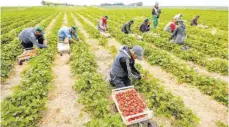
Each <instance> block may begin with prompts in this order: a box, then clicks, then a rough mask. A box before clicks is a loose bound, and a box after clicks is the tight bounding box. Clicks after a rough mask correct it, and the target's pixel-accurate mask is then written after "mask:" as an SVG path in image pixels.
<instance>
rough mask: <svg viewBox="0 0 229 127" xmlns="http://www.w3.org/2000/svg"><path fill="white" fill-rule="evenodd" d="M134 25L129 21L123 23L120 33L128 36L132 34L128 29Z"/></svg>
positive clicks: (132, 21)
mask: <svg viewBox="0 0 229 127" xmlns="http://www.w3.org/2000/svg"><path fill="white" fill-rule="evenodd" d="M132 24H134V20H130V21H129V22H127V23H125V24H124V25H123V26H122V29H121V31H122V32H123V33H125V34H130V33H132V31H131V29H130V27H131V25H132Z"/></svg>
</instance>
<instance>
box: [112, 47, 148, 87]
mask: <svg viewBox="0 0 229 127" xmlns="http://www.w3.org/2000/svg"><path fill="white" fill-rule="evenodd" d="M143 52H144V51H143V48H142V47H141V46H138V45H136V46H134V47H133V48H128V47H127V46H124V47H123V48H122V49H121V50H120V52H119V54H118V55H117V56H116V58H115V60H114V63H113V65H112V70H111V72H110V77H111V79H110V83H111V84H112V85H114V86H115V87H116V88H121V87H126V86H130V85H131V80H130V77H133V78H134V79H139V80H140V79H141V75H140V72H139V71H138V70H137V69H136V68H135V66H134V64H135V59H138V60H142V57H143Z"/></svg>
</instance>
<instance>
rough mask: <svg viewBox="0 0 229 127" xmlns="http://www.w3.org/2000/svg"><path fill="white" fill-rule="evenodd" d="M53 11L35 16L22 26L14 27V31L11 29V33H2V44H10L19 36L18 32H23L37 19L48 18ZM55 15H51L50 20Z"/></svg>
mask: <svg viewBox="0 0 229 127" xmlns="http://www.w3.org/2000/svg"><path fill="white" fill-rule="evenodd" d="M50 14H51V13H49V14H45V15H44V14H43V15H42V16H40V17H38V18H34V19H33V20H32V19H31V20H30V22H29V23H26V24H23V25H21V26H18V27H17V28H15V29H13V30H12V31H10V32H9V33H6V34H3V35H1V41H2V44H9V43H10V42H11V41H13V39H14V38H15V37H17V36H18V34H19V33H20V32H21V30H23V29H24V28H26V27H31V24H32V23H33V22H36V21H37V20H41V19H44V18H46V17H47V16H49V15H50ZM54 16H55V14H53V15H51V16H49V20H50V19H52V18H53V17H54Z"/></svg>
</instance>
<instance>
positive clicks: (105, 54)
mask: <svg viewBox="0 0 229 127" xmlns="http://www.w3.org/2000/svg"><path fill="white" fill-rule="evenodd" d="M73 18H74V19H75V23H76V24H78V27H79V30H80V31H81V32H82V33H83V34H84V36H85V37H86V40H87V41H86V42H88V43H89V44H90V46H91V49H92V52H93V53H94V54H95V57H96V62H97V65H98V69H97V70H98V71H99V72H100V73H101V74H103V76H104V79H105V80H106V81H108V78H109V72H110V69H111V66H112V63H113V59H114V58H113V57H112V55H111V54H110V53H109V51H108V50H106V49H104V47H102V46H100V45H99V44H98V40H96V39H90V37H89V34H88V33H87V32H86V31H85V30H84V29H83V27H82V25H81V23H80V22H79V21H78V20H77V19H76V18H75V17H74V16H73ZM108 42H109V43H108V45H110V46H113V45H114V46H121V45H119V44H118V43H115V39H113V38H110V39H108ZM119 48H120V47H119ZM152 120H153V121H156V123H157V124H158V125H164V126H166V127H169V126H171V121H170V120H169V119H168V118H164V117H154V118H153V119H152Z"/></svg>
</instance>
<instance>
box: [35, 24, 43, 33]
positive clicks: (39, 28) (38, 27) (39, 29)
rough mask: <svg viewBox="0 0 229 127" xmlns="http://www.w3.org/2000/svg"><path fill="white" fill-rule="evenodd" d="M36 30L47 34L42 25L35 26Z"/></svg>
mask: <svg viewBox="0 0 229 127" xmlns="http://www.w3.org/2000/svg"><path fill="white" fill-rule="evenodd" d="M35 30H36V31H39V32H41V33H42V35H44V34H45V32H44V31H43V30H42V28H41V27H40V26H37V27H35Z"/></svg>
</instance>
